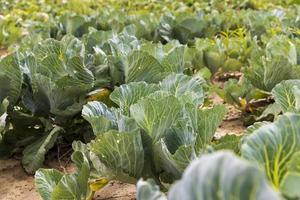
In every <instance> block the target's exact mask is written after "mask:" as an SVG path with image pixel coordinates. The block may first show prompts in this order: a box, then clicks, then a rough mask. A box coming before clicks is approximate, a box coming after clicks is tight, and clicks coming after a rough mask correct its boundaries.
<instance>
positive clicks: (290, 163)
mask: <svg viewBox="0 0 300 200" xmlns="http://www.w3.org/2000/svg"><path fill="white" fill-rule="evenodd" d="M214 3H217V1H216V2H214ZM174 4H175V5H177V4H176V3H174ZM154 5H156V4H155V3H154ZM179 5H181V6H182V4H179ZM184 5H185V7H184V6H183V8H184V9H183V10H182V11H181V10H180V9H179V11H176V12H171V13H168V14H166V15H162V16H160V15H159V14H158V13H156V12H153V13H152V14H151V13H149V12H146V13H144V12H141V13H137V14H133V15H126V14H124V13H125V12H116V11H115V10H113V11H111V10H109V9H104V11H105V12H101V14H98V13H97V12H95V13H96V14H95V15H90V16H88V15H82V14H74V13H73V14H69V13H67V14H64V15H62V16H59V15H58V16H57V18H55V19H54V20H49V21H48V20H46V21H45V23H42V24H37V27H39V28H37V29H36V27H35V28H32V29H30V30H31V31H32V32H31V34H29V35H28V36H25V37H24V38H23V39H21V41H20V43H18V44H17V45H16V46H15V47H13V48H12V50H13V51H14V52H13V53H11V54H10V55H8V56H6V57H5V58H2V59H1V61H0V68H1V71H0V102H1V104H0V150H1V151H0V156H1V157H9V156H11V155H13V154H15V153H18V152H22V154H23V158H22V164H23V166H24V168H25V170H26V171H27V172H28V173H32V174H33V173H35V172H36V170H38V169H39V168H40V167H41V166H42V164H43V162H44V160H45V155H46V154H47V152H48V150H50V149H51V148H53V147H54V146H55V144H56V143H57V141H61V140H63V141H65V142H67V143H72V141H74V140H80V141H81V142H80V141H77V142H73V145H72V147H73V150H74V153H73V154H72V161H73V162H74V163H75V165H76V167H77V171H76V172H75V173H72V174H63V173H61V172H59V171H57V170H54V169H40V170H38V171H37V172H36V186H37V189H38V191H39V193H40V194H41V196H42V197H43V199H70V198H72V199H91V198H92V197H93V194H94V192H95V191H97V190H99V189H101V188H102V187H103V186H104V185H106V184H107V183H108V182H109V181H110V180H120V181H123V182H129V183H136V182H137V181H138V180H139V179H140V178H143V179H144V180H146V179H147V181H144V180H142V179H141V180H140V181H138V184H137V197H138V199H142V200H147V199H166V198H168V199H179V198H181V199H183V198H184V199H282V198H286V199H297V198H299V197H300V194H299V191H298V190H297V185H298V184H299V182H300V177H299V162H298V160H299V156H298V154H299V150H298V148H299V145H298V141H299V134H300V133H299V129H298V127H297V126H298V124H299V120H300V119H299V118H300V116H299V115H298V114H297V112H298V109H299V105H300V103H299V101H300V100H299V91H300V82H299V80H297V79H299V76H300V74H299V60H300V59H299V57H300V53H299V52H300V51H299V48H300V46H299V45H300V43H299V39H298V36H299V33H298V27H299V21H298V18H297V17H296V16H298V9H299V8H298V7H297V6H295V5H292V6H290V7H285V8H283V7H276V8H274V9H269V10H247V9H245V8H249V4H238V5H239V6H237V5H236V4H232V5H231V4H230V3H228V2H227V4H225V5H226V6H227V7H226V6H225V7H222V5H223V4H213V5H214V6H209V4H207V5H206V7H205V6H204V4H203V5H202V4H201V5H200V4H199V5H198V4H190V6H189V4H184ZM181 6H179V8H180V7H181ZM129 7H130V6H129ZM250 7H251V6H250ZM271 7H272V6H271ZM225 8H228V9H225ZM222 9H225V11H224V10H222ZM195 10H196V11H195ZM194 11H195V12H194ZM221 11H224V12H221ZM88 14H90V13H88ZM149 16H150V17H149ZM229 17H231V20H229ZM48 22H49V23H51V25H49V24H48ZM28 30H29V29H28ZM47 38H48V39H47ZM234 71H242V72H243V73H244V77H243V78H242V79H241V80H240V81H237V80H235V79H230V80H229V81H228V82H226V83H225V86H224V89H220V88H218V87H217V86H215V85H213V84H212V81H211V78H212V76H215V75H218V74H222V73H226V72H234ZM211 92H217V93H218V94H219V95H220V96H221V97H222V98H224V100H225V101H226V102H228V103H232V104H233V105H235V106H236V107H237V108H239V109H241V110H243V111H245V112H250V114H248V115H250V116H252V117H253V116H254V117H253V118H254V120H252V121H251V122H248V123H252V122H253V121H261V120H266V119H271V120H273V119H275V122H273V123H272V122H265V121H264V122H259V123H256V124H254V125H253V126H250V127H249V128H248V129H247V131H246V133H245V134H244V135H245V136H244V137H239V136H225V137H223V138H221V139H216V138H215V137H214V133H215V131H216V129H217V127H218V126H219V125H220V123H221V121H222V119H223V118H224V116H225V114H226V108H225V107H224V106H223V105H217V106H214V105H212V104H211V102H210V101H209V100H208V99H207V96H208V94H210V93H211ZM262 98H263V99H271V100H270V102H273V101H274V103H271V104H269V102H268V104H267V105H263V106H261V107H258V108H257V107H253V106H252V104H251V102H252V101H255V100H260V99H262ZM281 113H284V114H283V115H282V116H279V117H278V115H279V114H281ZM270 116H271V118H269V117H270ZM222 149H228V150H232V151H234V152H235V153H236V155H234V154H233V153H229V152H226V151H221V152H215V151H218V150H222ZM238 156H240V157H238ZM189 165H190V166H189ZM188 166H189V167H188ZM186 168H187V169H186ZM185 169H186V171H185ZM178 180H179V181H178ZM175 181H178V182H177V183H176V184H175V185H174V186H171V185H172V183H174V182H175ZM159 187H160V189H161V190H162V191H167V190H168V189H169V188H171V189H170V192H169V194H168V197H166V196H165V194H164V193H161V192H160V191H159ZM195 188H196V189H195Z"/></svg>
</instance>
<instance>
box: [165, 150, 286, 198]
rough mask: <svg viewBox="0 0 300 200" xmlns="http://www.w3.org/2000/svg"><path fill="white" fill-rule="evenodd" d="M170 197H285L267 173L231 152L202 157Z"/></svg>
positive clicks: (188, 170)
mask: <svg viewBox="0 0 300 200" xmlns="http://www.w3.org/2000/svg"><path fill="white" fill-rule="evenodd" d="M168 199H170V200H176V199H186V200H202V199H203V200H216V199H220V200H221V199H222V200H231V199H246V200H247V199H253V200H265V199H274V200H275V199H278V200H279V199H281V198H280V197H279V195H278V194H277V193H276V192H275V191H273V190H272V188H271V187H270V186H269V185H268V181H267V180H266V178H265V176H264V174H263V173H262V172H261V171H260V169H259V168H257V167H256V166H255V165H252V164H250V163H248V162H246V161H244V160H241V159H239V158H237V157H236V156H234V155H233V154H232V153H229V152H217V153H213V154H207V155H203V156H202V157H200V159H198V160H195V161H194V162H192V163H191V164H190V166H189V167H188V168H187V169H186V170H185V172H184V174H183V177H182V179H181V180H180V181H179V182H177V183H176V184H175V185H173V186H172V187H171V189H170V191H169V195H168Z"/></svg>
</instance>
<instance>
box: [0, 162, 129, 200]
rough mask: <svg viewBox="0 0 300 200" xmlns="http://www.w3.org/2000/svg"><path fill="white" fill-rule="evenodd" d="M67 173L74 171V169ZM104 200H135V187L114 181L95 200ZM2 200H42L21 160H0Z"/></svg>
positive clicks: (0, 195)
mask: <svg viewBox="0 0 300 200" xmlns="http://www.w3.org/2000/svg"><path fill="white" fill-rule="evenodd" d="M51 167H53V166H51ZM67 171H68V172H70V171H72V167H71V166H70V167H69V170H67ZM104 199H105V200H133V199H135V185H132V184H125V183H121V182H117V181H112V182H110V183H109V184H108V185H107V186H106V187H105V188H104V189H103V190H101V192H100V191H99V192H97V193H96V194H95V200H104ZM0 200H41V197H40V196H39V194H38V193H37V192H36V190H35V186H34V177H33V176H29V175H27V174H26V173H25V172H24V170H23V168H22V167H21V164H20V161H19V160H16V159H8V160H0Z"/></svg>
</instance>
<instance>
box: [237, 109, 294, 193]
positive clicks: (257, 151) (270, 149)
mask: <svg viewBox="0 0 300 200" xmlns="http://www.w3.org/2000/svg"><path fill="white" fill-rule="evenodd" d="M299 120H300V115H298V114H293V113H286V114H284V115H282V116H280V117H279V118H278V120H277V121H275V122H274V123H269V124H266V125H262V126H260V127H258V128H257V129H254V131H252V134H250V135H248V136H247V137H246V138H245V139H244V141H243V144H242V148H241V153H242V156H243V157H244V158H246V159H248V160H250V161H253V162H255V163H257V164H259V165H260V166H261V167H262V168H264V169H265V171H266V174H267V176H268V178H269V180H270V181H271V182H272V184H273V185H274V187H275V188H277V189H278V190H281V192H282V193H283V194H284V195H286V196H288V197H291V198H299V197H300V193H299V190H298V189H296V188H295V187H292V186H290V184H292V183H293V184H296V185H299V184H300V176H299V172H300V171H299V167H296V166H299V159H297V156H299V152H300V131H299V130H300V127H299V123H298V122H299Z"/></svg>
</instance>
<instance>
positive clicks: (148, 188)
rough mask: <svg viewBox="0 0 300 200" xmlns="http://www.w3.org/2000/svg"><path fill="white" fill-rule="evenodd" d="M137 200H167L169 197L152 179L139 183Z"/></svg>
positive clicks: (141, 180)
mask: <svg viewBox="0 0 300 200" xmlns="http://www.w3.org/2000/svg"><path fill="white" fill-rule="evenodd" d="M136 187H137V189H136V190H137V194H136V199H137V200H167V197H166V196H165V195H164V194H163V193H162V192H161V191H160V190H159V187H158V186H157V185H156V184H155V182H154V181H153V180H152V179H148V180H146V181H144V180H143V179H140V180H139V181H138V182H137V185H136Z"/></svg>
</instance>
